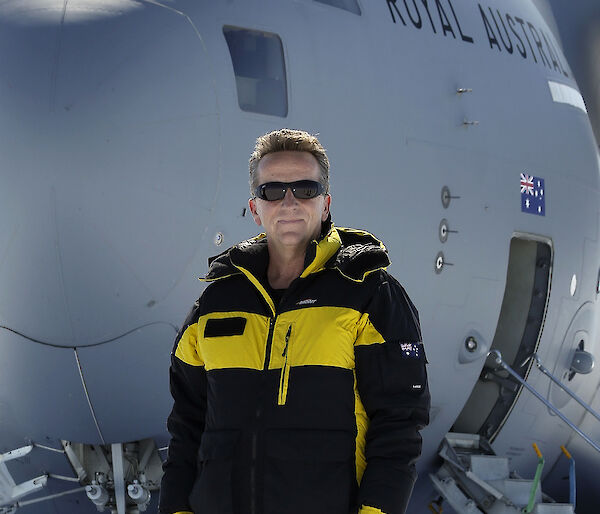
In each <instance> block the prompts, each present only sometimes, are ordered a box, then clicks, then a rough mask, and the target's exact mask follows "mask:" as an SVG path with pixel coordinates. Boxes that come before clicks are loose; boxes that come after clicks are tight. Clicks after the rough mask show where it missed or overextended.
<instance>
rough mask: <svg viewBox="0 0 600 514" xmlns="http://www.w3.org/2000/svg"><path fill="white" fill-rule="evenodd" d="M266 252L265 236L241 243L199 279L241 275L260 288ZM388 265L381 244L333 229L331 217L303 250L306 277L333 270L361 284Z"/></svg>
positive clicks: (365, 235) (367, 236)
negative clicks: (304, 251)
mask: <svg viewBox="0 0 600 514" xmlns="http://www.w3.org/2000/svg"><path fill="white" fill-rule="evenodd" d="M268 263H269V251H268V247H267V236H266V234H264V233H263V234H259V235H258V236H256V237H253V238H251V239H247V240H246V241H242V242H241V243H238V244H237V245H234V246H232V247H231V248H228V249H227V250H225V251H224V252H223V253H221V254H219V255H217V256H215V257H211V258H210V259H209V260H208V264H209V270H208V273H207V274H206V276H204V277H201V278H200V280H203V281H207V282H212V281H214V280H218V279H220V278H225V277H228V276H231V275H237V274H240V273H243V274H245V275H246V276H247V277H248V278H249V279H250V281H251V282H253V283H254V284H255V285H256V286H257V287H259V286H260V287H259V289H264V288H263V287H262V285H261V284H260V280H259V277H264V276H266V271H267V266H268ZM389 265H390V260H389V257H388V254H387V250H386V248H385V246H384V245H383V243H382V242H381V241H379V240H378V239H377V238H375V237H374V236H373V235H371V234H369V233H368V232H365V231H363V230H355V229H351V228H341V227H334V226H333V223H332V221H331V216H329V217H328V218H327V220H326V221H324V222H323V224H322V227H321V235H320V237H319V240H313V241H311V243H310V244H309V246H308V248H307V249H306V258H305V261H304V271H303V272H302V274H301V275H300V277H301V278H305V277H307V276H309V275H311V274H313V273H318V272H319V271H322V270H324V269H336V270H337V271H338V272H340V273H341V274H342V275H343V276H344V277H346V278H347V279H350V280H353V281H356V282H362V281H363V280H364V279H365V277H366V276H367V275H369V274H370V273H372V272H374V271H377V270H379V269H385V268H387V266H389Z"/></svg>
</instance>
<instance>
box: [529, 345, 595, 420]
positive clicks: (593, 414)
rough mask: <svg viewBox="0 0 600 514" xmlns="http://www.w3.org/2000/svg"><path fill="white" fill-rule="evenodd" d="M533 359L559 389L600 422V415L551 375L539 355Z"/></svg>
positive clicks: (534, 355) (535, 355)
mask: <svg viewBox="0 0 600 514" xmlns="http://www.w3.org/2000/svg"><path fill="white" fill-rule="evenodd" d="M533 359H534V360H535V365H536V366H537V367H538V369H539V370H540V371H541V372H542V373H543V374H544V375H546V376H547V377H548V378H549V379H550V380H552V382H554V383H555V384H556V385H557V386H558V387H560V388H561V389H562V390H563V391H564V392H565V393H567V394H568V395H569V396H570V397H571V398H573V399H574V400H575V401H576V402H577V403H579V405H581V406H582V407H583V408H584V409H585V410H586V411H588V412H589V413H590V414H591V415H592V416H594V417H595V418H596V419H597V420H598V421H600V414H598V413H597V412H596V411H595V410H594V409H592V408H591V407H590V406H589V405H588V404H587V403H585V402H584V401H583V400H582V399H581V398H579V396H577V395H576V394H575V393H574V392H573V391H571V390H570V389H569V388H568V387H567V386H566V385H565V384H563V383H562V382H561V381H560V380H559V379H558V378H556V377H555V376H554V375H553V374H552V373H550V372H549V371H548V370H547V369H546V368H545V367H544V365H543V364H542V363H541V361H540V358H539V357H538V354H537V353H534V354H533Z"/></svg>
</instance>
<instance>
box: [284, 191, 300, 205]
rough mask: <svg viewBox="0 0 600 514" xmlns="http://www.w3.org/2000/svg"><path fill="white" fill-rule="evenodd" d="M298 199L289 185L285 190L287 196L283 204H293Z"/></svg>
mask: <svg viewBox="0 0 600 514" xmlns="http://www.w3.org/2000/svg"><path fill="white" fill-rule="evenodd" d="M296 201H297V200H296V197H295V196H294V193H292V188H291V187H288V188H287V190H286V191H285V196H284V197H283V202H282V203H283V205H293V204H295V203H296Z"/></svg>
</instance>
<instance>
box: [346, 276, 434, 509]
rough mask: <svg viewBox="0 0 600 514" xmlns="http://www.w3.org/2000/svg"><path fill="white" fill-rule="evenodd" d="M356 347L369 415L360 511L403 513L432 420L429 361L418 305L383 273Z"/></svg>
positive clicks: (359, 382)
mask: <svg viewBox="0 0 600 514" xmlns="http://www.w3.org/2000/svg"><path fill="white" fill-rule="evenodd" d="M378 282H379V284H378V287H377V288H376V290H375V293H374V295H373V297H372V298H371V300H370V302H369V304H368V306H367V309H366V312H365V313H364V314H363V317H362V323H361V327H360V331H359V335H358V338H357V341H356V345H355V362H356V381H357V389H358V394H359V397H360V400H361V402H362V404H363V406H364V409H365V412H366V414H367V417H368V429H367V432H366V438H365V459H366V468H365V470H364V473H363V475H362V480H361V482H360V487H359V497H358V500H359V503H358V505H359V506H361V509H360V511H359V512H360V513H361V514H367V513H378V514H379V513H381V514H404V512H405V511H406V508H407V505H408V501H409V499H410V495H411V492H412V488H413V485H414V482H415V480H416V470H415V461H416V460H417V458H418V457H419V455H420V454H421V445H422V440H421V435H420V433H419V431H420V430H421V429H422V428H423V427H424V426H425V425H427V423H428V422H429V404H430V398H429V389H428V386H427V371H426V367H425V364H426V362H427V360H426V357H425V351H424V349H423V344H422V338H421V330H420V326H419V317H418V313H417V310H416V308H415V307H414V305H413V304H412V302H411V301H410V299H409V298H408V295H407V294H406V292H405V291H404V289H403V288H402V286H401V285H400V284H399V283H398V282H397V281H396V280H395V279H394V278H393V277H391V276H390V275H388V274H387V273H385V272H381V274H380V275H379V279H378Z"/></svg>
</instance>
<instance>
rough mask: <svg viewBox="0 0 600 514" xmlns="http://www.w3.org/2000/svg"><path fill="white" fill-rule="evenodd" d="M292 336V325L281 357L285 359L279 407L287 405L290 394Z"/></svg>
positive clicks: (278, 398)
mask: <svg viewBox="0 0 600 514" xmlns="http://www.w3.org/2000/svg"><path fill="white" fill-rule="evenodd" d="M291 335H292V325H290V326H289V327H288V330H287V333H286V334H285V346H284V347H283V353H282V354H281V356H282V357H283V358H284V360H283V366H282V367H281V376H280V377H279V394H278V396H277V405H285V401H286V399H287V392H288V383H289V381H290V365H289V359H288V356H289V354H290V337H291Z"/></svg>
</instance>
